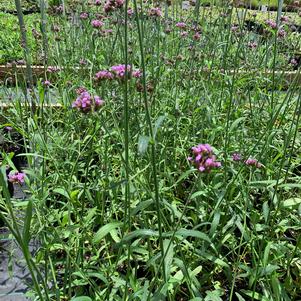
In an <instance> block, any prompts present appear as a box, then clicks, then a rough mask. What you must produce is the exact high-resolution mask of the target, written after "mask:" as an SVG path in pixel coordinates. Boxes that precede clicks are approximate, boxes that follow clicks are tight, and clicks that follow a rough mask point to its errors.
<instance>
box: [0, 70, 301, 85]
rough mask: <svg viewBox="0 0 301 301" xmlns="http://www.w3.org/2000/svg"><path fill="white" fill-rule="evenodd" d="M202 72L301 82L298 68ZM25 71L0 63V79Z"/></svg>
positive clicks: (36, 72)
mask: <svg viewBox="0 0 301 301" xmlns="http://www.w3.org/2000/svg"><path fill="white" fill-rule="evenodd" d="M51 69H52V70H55V69H57V70H64V69H66V70H69V69H70V70H76V71H80V70H83V71H87V69H86V68H80V67H70V68H68V67H67V68H65V67H51V66H50V67H48V68H46V67H44V66H32V67H31V70H32V73H33V76H34V77H35V78H44V75H45V74H46V75H47V76H50V75H51V74H53V72H51V71H50V70H51ZM200 72H202V73H203V74H208V75H209V74H210V73H211V72H212V73H215V74H216V72H220V74H221V75H222V74H225V75H234V74H235V75H237V76H253V75H255V76H256V75H258V74H260V75H261V76H265V77H266V78H271V77H273V76H275V77H282V78H283V80H285V81H287V82H288V83H289V82H293V81H294V80H296V82H297V84H298V85H300V84H301V73H300V70H297V71H274V72H273V71H272V70H266V71H264V70H243V69H238V70H225V71H223V72H222V71H218V70H216V69H212V70H208V69H206V70H201V71H200ZM25 73H26V66H25V65H13V66H7V65H0V80H5V79H8V78H12V79H13V78H14V77H15V76H17V75H18V76H20V75H25Z"/></svg>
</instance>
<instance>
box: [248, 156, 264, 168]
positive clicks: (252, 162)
mask: <svg viewBox="0 0 301 301" xmlns="http://www.w3.org/2000/svg"><path fill="white" fill-rule="evenodd" d="M244 163H245V164H246V165H248V166H254V167H256V168H260V167H262V164H261V163H260V162H258V161H257V160H256V159H253V158H249V159H247V160H245V161H244Z"/></svg>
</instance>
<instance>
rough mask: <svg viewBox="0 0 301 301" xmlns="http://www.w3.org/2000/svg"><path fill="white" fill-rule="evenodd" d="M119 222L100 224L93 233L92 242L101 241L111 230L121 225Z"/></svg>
mask: <svg viewBox="0 0 301 301" xmlns="http://www.w3.org/2000/svg"><path fill="white" fill-rule="evenodd" d="M121 226H122V223H121V222H113V223H109V224H106V225H104V226H102V227H101V228H100V229H99V230H98V231H97V232H96V234H95V235H94V238H93V242H95V243H98V242H99V241H101V240H102V239H103V238H104V237H105V236H106V235H108V234H109V233H110V232H111V231H112V230H114V229H116V228H118V227H121Z"/></svg>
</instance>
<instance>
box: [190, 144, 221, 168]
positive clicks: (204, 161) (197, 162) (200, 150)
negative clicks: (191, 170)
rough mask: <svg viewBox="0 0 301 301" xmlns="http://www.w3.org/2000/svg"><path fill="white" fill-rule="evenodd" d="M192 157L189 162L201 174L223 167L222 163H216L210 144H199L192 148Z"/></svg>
mask: <svg viewBox="0 0 301 301" xmlns="http://www.w3.org/2000/svg"><path fill="white" fill-rule="evenodd" d="M191 150H192V153H193V156H192V157H188V160H189V161H190V162H192V163H193V165H194V166H195V167H196V168H197V169H198V170H199V171H200V172H210V171H211V170H212V169H214V168H219V167H221V166H222V165H221V162H217V161H216V157H215V155H214V154H213V150H212V147H211V146H210V145H209V144H199V145H197V146H194V147H192V149H191Z"/></svg>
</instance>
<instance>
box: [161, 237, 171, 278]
mask: <svg viewBox="0 0 301 301" xmlns="http://www.w3.org/2000/svg"><path fill="white" fill-rule="evenodd" d="M163 250H164V267H165V279H166V280H168V279H169V277H170V269H171V264H172V261H173V255H174V244H173V243H172V241H170V240H169V239H165V240H164V241H163Z"/></svg>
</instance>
